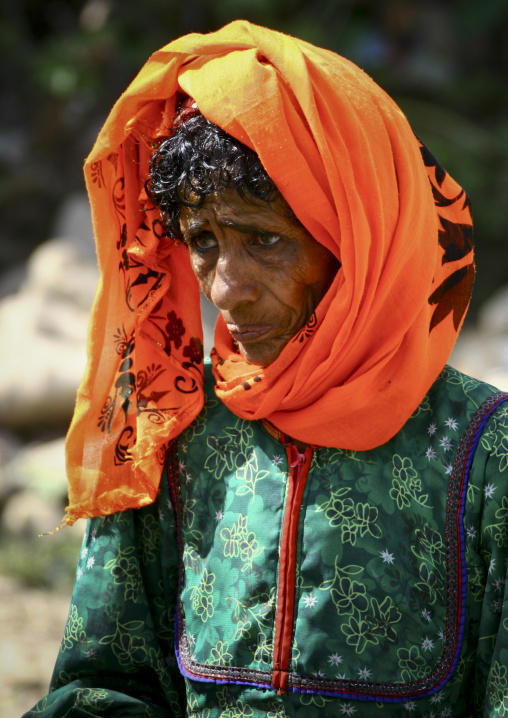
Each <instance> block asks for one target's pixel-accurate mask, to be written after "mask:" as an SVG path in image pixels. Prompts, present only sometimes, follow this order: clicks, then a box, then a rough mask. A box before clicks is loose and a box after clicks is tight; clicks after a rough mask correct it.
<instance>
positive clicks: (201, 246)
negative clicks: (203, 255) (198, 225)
mask: <svg viewBox="0 0 508 718" xmlns="http://www.w3.org/2000/svg"><path fill="white" fill-rule="evenodd" d="M190 246H191V247H193V248H195V249H197V250H198V252H206V251H207V250H209V249H215V247H216V246H217V240H216V239H215V237H214V236H213V234H199V235H198V236H197V237H193V238H192V239H191V241H190Z"/></svg>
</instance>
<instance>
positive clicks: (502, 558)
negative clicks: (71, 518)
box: [26, 367, 508, 718]
mask: <svg viewBox="0 0 508 718" xmlns="http://www.w3.org/2000/svg"><path fill="white" fill-rule="evenodd" d="M206 372H207V375H206V381H205V385H206V386H207V387H208V388H209V390H208V395H207V401H206V404H205V408H204V410H203V412H202V413H201V414H200V416H199V417H198V418H197V419H196V420H195V421H194V423H193V424H191V426H190V427H189V428H188V429H187V430H186V431H185V432H184V433H183V434H182V435H181V436H180V437H179V440H178V442H176V443H175V445H174V447H173V448H172V449H171V450H170V452H169V455H168V464H167V470H165V472H164V474H163V477H162V482H161V489H160V493H159V496H158V499H157V501H156V502H155V503H154V504H153V505H152V506H149V507H146V508H143V509H140V510H137V511H126V512H124V513H119V514H115V515H113V516H108V517H101V518H97V519H93V520H91V521H90V522H89V524H88V527H87V532H86V536H85V539H84V543H83V548H82V551H81V557H80V562H79V566H78V570H77V575H76V584H75V590H74V595H73V599H72V604H71V609H70V613H69V619H68V623H67V627H66V630H65V635H64V638H63V641H62V645H61V648H60V653H59V656H58V660H57V664H56V667H55V672H54V675H53V679H52V684H51V692H50V693H49V695H48V696H46V697H45V698H43V699H42V700H41V701H39V702H38V703H37V705H36V706H35V707H34V708H33V709H32V710H31V711H29V712H28V713H27V714H26V718H28V717H30V718H35V716H40V717H41V718H50V717H56V716H72V717H74V716H76V717H84V716H147V717H148V716H185V715H188V716H196V717H198V716H200V717H202V718H240V717H243V716H269V717H270V718H276V717H278V716H288V717H291V718H314V717H316V718H317V716H324V717H325V718H327V717H331V716H348V715H349V716H351V715H352V716H356V717H358V718H360V717H361V718H383V716H385V718H388V717H389V718H392V717H394V718H396V717H398V716H404V717H405V716H413V717H416V716H418V717H419V718H424V717H425V718H446V717H454V718H458V717H459V716H460V717H461V718H463V717H468V716H488V717H489V718H493V717H494V716H504V715H508V601H507V600H505V590H506V589H507V584H506V583H505V576H506V570H507V563H508V401H506V398H507V397H506V395H503V394H497V393H496V392H495V389H493V388H492V387H489V386H487V385H485V384H483V383H480V382H477V381H476V380H474V379H470V378H469V377H466V376H464V375H462V374H460V373H459V372H457V371H455V370H453V369H451V368H450V367H446V368H445V370H444V371H443V372H442V374H441V376H440V377H439V379H438V380H437V381H436V382H435V384H434V385H433V386H432V388H431V390H430V391H429V394H428V396H427V397H426V398H425V400H424V401H423V402H422V404H421V406H420V407H419V408H418V410H417V411H416V412H415V414H414V415H413V416H412V417H411V418H410V420H409V421H408V422H407V424H406V425H405V426H404V427H403V429H402V430H401V431H400V432H399V433H398V434H397V435H396V436H395V437H394V438H393V439H392V440H391V441H389V442H388V443H386V444H385V445H383V446H381V447H379V448H377V449H375V450H372V451H367V452H352V451H343V450H339V449H329V448H317V447H312V448H309V449H308V450H307V452H306V453H305V454H302V453H300V452H298V450H297V449H296V447H294V446H293V445H291V444H287V445H286V444H285V443H284V439H283V438H282V441H279V440H278V439H277V438H276V437H275V436H274V435H273V432H271V431H270V430H267V427H265V426H264V425H263V424H261V423H259V422H248V421H244V420H241V419H239V418H237V417H236V416H234V415H233V414H231V413H230V412H229V410H228V409H227V408H226V407H225V406H224V405H223V404H221V403H220V402H219V401H218V400H217V399H216V398H215V395H214V392H213V383H212V381H211V377H210V373H209V367H207V369H206Z"/></svg>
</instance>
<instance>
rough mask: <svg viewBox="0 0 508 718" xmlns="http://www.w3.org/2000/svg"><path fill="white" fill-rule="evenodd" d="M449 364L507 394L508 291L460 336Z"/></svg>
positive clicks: (485, 309)
mask: <svg viewBox="0 0 508 718" xmlns="http://www.w3.org/2000/svg"><path fill="white" fill-rule="evenodd" d="M450 364H452V365H453V366H455V367H456V368H457V369H460V371H463V372H464V373H465V374H469V375H470V376H474V377H476V378H477V379H482V380H483V381H486V382H488V383H489V384H493V385H494V386H495V387H497V388H498V389H501V390H502V391H508V287H505V288H503V289H501V290H499V291H498V292H497V293H496V294H495V295H494V296H493V297H492V299H491V300H490V301H488V302H486V303H485V304H484V306H483V307H482V309H481V311H480V314H479V319H478V324H477V326H476V327H475V328H468V329H465V330H464V331H462V332H461V333H460V335H459V338H458V341H457V344H456V345H455V348H454V350H453V352H452V355H451V357H450Z"/></svg>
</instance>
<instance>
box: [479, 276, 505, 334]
mask: <svg viewBox="0 0 508 718" xmlns="http://www.w3.org/2000/svg"><path fill="white" fill-rule="evenodd" d="M478 314H479V317H478V327H479V330H480V331H481V332H482V333H486V334H499V335H503V334H504V336H505V338H507V339H508V287H502V288H501V289H499V290H498V291H497V292H496V293H495V294H494V295H493V296H492V297H491V298H490V299H489V301H488V302H486V303H485V304H484V305H483V307H482V308H481V309H480V311H479V313H478Z"/></svg>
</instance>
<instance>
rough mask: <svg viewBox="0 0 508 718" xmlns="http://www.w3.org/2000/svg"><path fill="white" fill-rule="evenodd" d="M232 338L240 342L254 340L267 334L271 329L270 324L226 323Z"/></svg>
mask: <svg viewBox="0 0 508 718" xmlns="http://www.w3.org/2000/svg"><path fill="white" fill-rule="evenodd" d="M226 326H227V328H228V331H229V333H230V334H231V336H232V337H233V339H234V340H235V341H237V342H241V343H242V344H243V343H245V342H252V341H256V339H261V338H262V337H264V335H265V334H268V333H269V332H270V331H271V330H272V329H273V327H272V325H271V324H242V325H240V324H229V323H227V324H226Z"/></svg>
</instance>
